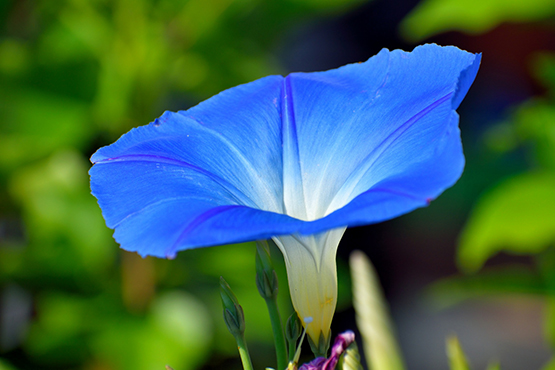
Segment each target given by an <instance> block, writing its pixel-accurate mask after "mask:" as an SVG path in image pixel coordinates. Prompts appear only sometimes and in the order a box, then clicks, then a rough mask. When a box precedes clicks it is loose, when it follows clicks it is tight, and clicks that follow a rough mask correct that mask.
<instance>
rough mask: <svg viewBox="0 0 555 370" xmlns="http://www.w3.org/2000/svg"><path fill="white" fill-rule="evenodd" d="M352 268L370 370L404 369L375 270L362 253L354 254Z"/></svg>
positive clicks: (355, 306) (351, 259)
mask: <svg viewBox="0 0 555 370" xmlns="http://www.w3.org/2000/svg"><path fill="white" fill-rule="evenodd" d="M350 265H351V275H352V281H353V306H354V308H355V312H356V321H357V326H358V328H359V330H360V334H361V335H362V339H363V342H364V354H365V355H366V359H367V362H368V367H369V368H370V369H372V370H403V369H405V365H404V364H403V359H402V357H401V353H400V351H399V347H398V344H397V341H396V340H395V335H394V333H393V329H392V327H393V326H392V325H391V320H390V318H389V314H388V310H387V306H386V303H385V300H384V298H383V294H382V292H381V289H380V284H379V280H378V277H377V276H376V273H375V271H374V268H373V267H372V265H371V263H370V261H369V260H368V258H367V257H366V255H365V254H364V253H362V252H361V251H355V252H353V253H351V257H350Z"/></svg>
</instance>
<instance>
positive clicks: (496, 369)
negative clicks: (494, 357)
mask: <svg viewBox="0 0 555 370" xmlns="http://www.w3.org/2000/svg"><path fill="white" fill-rule="evenodd" d="M486 370H501V364H500V363H499V362H498V361H493V362H490V363H489V365H488V367H487V368H486Z"/></svg>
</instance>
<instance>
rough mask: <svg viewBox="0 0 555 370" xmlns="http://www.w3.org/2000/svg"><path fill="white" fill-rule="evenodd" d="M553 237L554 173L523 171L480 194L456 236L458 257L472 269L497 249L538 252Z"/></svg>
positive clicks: (554, 218) (474, 269) (465, 268)
mask: <svg viewBox="0 0 555 370" xmlns="http://www.w3.org/2000/svg"><path fill="white" fill-rule="evenodd" d="M554 240H555V174H551V173H526V174H523V175H520V176H518V177H515V178H512V179H510V180H507V181H505V182H503V183H502V184H500V185H499V186H497V187H496V188H494V189H492V190H490V191H489V192H488V193H486V194H484V195H483V196H482V198H481V199H480V201H479V202H478V204H477V205H476V206H475V208H474V210H473V212H472V214H471V216H470V219H469V220H468V222H467V224H466V226H465V228H464V230H463V232H462V235H461V239H460V244H459V250H458V261H459V264H460V267H461V268H462V269H463V270H465V271H476V270H478V269H479V268H480V267H481V266H482V265H483V264H484V262H485V261H486V260H487V259H488V258H489V257H491V256H493V255H494V254H496V253H498V252H500V251H508V252H512V253H517V254H530V253H538V252H540V251H542V250H544V249H545V248H546V247H547V246H548V245H549V244H550V243H553V241H554Z"/></svg>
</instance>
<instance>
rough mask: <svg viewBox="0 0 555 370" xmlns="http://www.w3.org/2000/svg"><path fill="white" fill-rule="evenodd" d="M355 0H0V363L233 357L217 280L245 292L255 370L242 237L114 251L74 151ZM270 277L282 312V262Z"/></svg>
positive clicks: (272, 62)
mask: <svg viewBox="0 0 555 370" xmlns="http://www.w3.org/2000/svg"><path fill="white" fill-rule="evenodd" d="M361 2H362V0H325V1H320V0H280V1H271V2H268V1H264V0H186V1H183V0H113V1H112V0H60V1H48V0H37V1H31V0H11V1H3V2H0V101H1V102H2V104H0V299H1V302H2V308H3V310H1V311H0V312H2V313H1V315H0V316H1V317H0V320H2V323H5V322H6V320H11V321H10V325H9V326H10V329H9V330H8V325H6V326H1V327H0V356H1V357H4V359H3V360H0V369H6V370H9V369H12V366H11V364H9V362H11V363H13V364H14V365H17V367H18V368H20V369H86V370H111V369H118V370H126V369H129V370H131V369H133V370H141V369H145V370H146V369H149V370H150V369H158V368H159V369H162V368H163V367H164V365H165V364H170V365H172V366H173V367H174V368H176V369H180V370H186V369H194V368H199V367H200V366H201V365H202V364H203V363H205V362H206V361H207V360H208V358H211V362H212V363H211V364H208V365H207V366H209V367H210V366H211V367H212V368H213V367H221V366H223V365H222V363H224V362H225V361H228V360H227V359H228V358H229V357H233V358H235V357H236V356H237V354H236V348H235V346H234V341H233V337H232V336H231V335H230V334H229V333H227V330H226V328H225V325H224V322H223V319H222V317H221V308H220V302H219V294H218V278H219V276H220V275H223V276H225V278H226V279H227V280H228V281H229V282H230V283H231V284H233V286H234V291H235V292H236V294H237V296H238V297H239V299H240V300H241V301H242V302H248V305H247V304H246V305H245V316H246V320H247V327H246V336H247V340H249V341H253V342H254V344H253V345H252V347H253V350H254V351H253V352H255V356H254V360H255V362H256V361H258V363H261V362H262V361H264V365H269V364H268V363H267V361H268V358H272V356H273V355H272V352H271V351H272V347H271V344H272V338H271V328H270V323H269V320H268V317H267V313H266V312H265V308H264V301H263V300H262V299H261V298H260V297H259V296H258V292H257V290H256V286H255V278H254V277H255V270H254V250H255V249H254V245H253V244H244V245H236V246H227V247H217V248H207V249H202V250H194V251H190V252H186V253H181V254H180V255H179V256H178V258H177V259H176V260H174V261H166V260H156V259H152V258H146V259H141V258H140V257H138V256H136V255H135V254H131V253H127V252H121V251H120V250H119V249H118V247H117V245H116V243H115V242H114V241H113V239H112V237H111V230H109V229H108V228H107V227H106V226H105V224H104V221H103V219H102V217H101V214H100V209H99V208H98V206H97V204H96V201H95V199H94V198H93V197H92V196H91V195H90V190H89V185H88V176H87V170H88V168H89V167H90V163H89V162H88V157H89V156H90V155H91V154H92V152H93V151H94V150H95V149H97V148H98V147H100V146H102V145H106V144H109V143H111V142H113V141H114V140H115V139H117V138H118V137H119V135H121V134H122V133H124V132H125V131H127V130H129V129H130V128H131V127H133V126H138V125H143V124H146V123H148V122H149V121H152V120H153V119H154V118H155V117H157V116H159V115H160V114H161V113H162V111H163V110H165V109H172V110H177V109H186V108H188V107H189V106H190V105H192V104H195V103H197V102H199V101H201V100H203V99H205V98H207V97H209V96H210V95H213V94H215V93H217V92H219V91H220V90H222V89H225V88H228V87H231V86H234V85H237V84H240V83H244V82H248V81H250V80H253V79H256V78H259V77H262V76H264V75H268V74H275V73H280V72H281V68H280V66H279V64H278V62H277V58H276V57H275V56H274V55H273V54H272V52H273V50H275V49H276V48H277V47H278V45H279V43H280V41H281V38H282V37H283V35H284V34H287V32H288V30H289V29H291V28H292V27H294V26H295V25H297V24H299V23H300V22H303V21H306V20H309V19H313V18H315V17H323V16H330V15H335V14H338V13H339V12H344V11H346V10H347V9H350V8H351V7H353V6H354V5H356V4H358V3H361ZM273 254H274V256H273V257H274V258H276V259H277V261H279V259H280V255H279V252H277V251H275V250H274V251H273ZM278 275H279V277H280V281H281V282H282V284H283V286H282V287H280V290H281V292H282V294H280V299H281V302H280V304H281V305H282V311H283V312H284V314H285V315H286V314H287V313H288V312H289V311H290V310H291V308H290V306H289V303H288V298H287V296H288V294H287V291H288V290H287V285H286V279H285V276H284V269H283V267H281V268H278ZM340 285H343V286H344V285H345V282H344V281H340ZM18 292H19V293H18ZM21 292H23V293H21ZM16 293H17V294H16ZM342 301H343V302H344V301H345V299H343V300H342ZM20 312H23V313H25V312H29V313H30V312H33V315H32V316H31V315H30V314H23V315H20V316H18V313H20ZM14 317H18V318H17V320H15V319H13V318H14ZM8 360H9V362H8ZM239 366H240V364H239V362H238V361H232V362H225V367H226V368H230V369H233V368H238V367H239ZM258 367H260V366H258Z"/></svg>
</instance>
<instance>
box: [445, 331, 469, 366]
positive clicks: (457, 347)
mask: <svg viewBox="0 0 555 370" xmlns="http://www.w3.org/2000/svg"><path fill="white" fill-rule="evenodd" d="M447 357H448V358H449V366H450V369H451V370H470V368H469V367H468V361H467V360H466V356H465V354H464V351H463V349H462V347H461V344H460V343H459V339H458V338H457V337H456V336H451V337H449V338H447Z"/></svg>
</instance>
